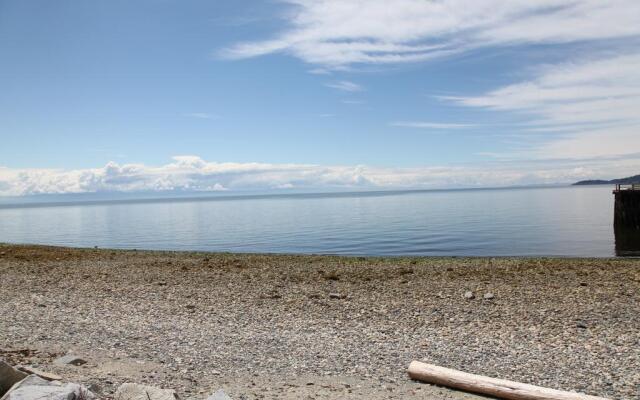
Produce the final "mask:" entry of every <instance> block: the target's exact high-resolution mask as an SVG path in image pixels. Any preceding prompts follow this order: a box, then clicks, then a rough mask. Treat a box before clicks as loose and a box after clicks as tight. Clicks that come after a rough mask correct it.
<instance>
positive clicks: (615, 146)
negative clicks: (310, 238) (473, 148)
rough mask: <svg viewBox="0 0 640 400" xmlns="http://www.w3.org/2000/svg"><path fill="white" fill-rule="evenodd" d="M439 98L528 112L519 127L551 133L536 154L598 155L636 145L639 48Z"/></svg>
mask: <svg viewBox="0 0 640 400" xmlns="http://www.w3.org/2000/svg"><path fill="white" fill-rule="evenodd" d="M442 99H444V100H448V101H451V102H454V103H457V104H459V105H462V106H467V107H478V108H484V109H487V110H493V111H499V112H511V113H518V114H520V115H523V116H525V117H527V118H529V119H530V122H529V124H528V125H529V126H525V127H523V128H522V127H521V131H522V132H525V133H526V132H546V133H547V134H549V135H550V139H549V140H548V141H547V142H546V143H544V144H543V145H542V146H539V147H538V148H536V149H535V150H534V151H533V153H534V155H535V156H537V157H598V156H610V155H621V154H631V153H634V152H636V151H637V149H640V114H639V113H638V110H640V52H636V53H630V54H624V55H614V56H609V57H606V58H598V59H586V60H582V61H579V62H568V63H563V64H559V65H547V66H544V67H542V68H539V69H538V70H537V71H536V72H535V73H534V75H533V76H532V78H530V79H528V80H525V81H522V82H517V83H514V84H511V85H507V86H504V87H501V88H498V89H495V90H492V91H489V92H487V93H484V94H481V95H477V96H459V97H442ZM532 134H533V133H532Z"/></svg>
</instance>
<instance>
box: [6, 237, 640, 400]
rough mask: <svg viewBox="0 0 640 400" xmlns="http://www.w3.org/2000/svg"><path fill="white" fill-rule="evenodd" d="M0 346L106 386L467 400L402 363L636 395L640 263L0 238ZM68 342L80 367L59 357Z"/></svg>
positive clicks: (20, 359) (198, 395) (99, 388)
mask: <svg viewBox="0 0 640 400" xmlns="http://www.w3.org/2000/svg"><path fill="white" fill-rule="evenodd" d="M0 277H1V279H0V358H3V359H5V360H6V361H7V362H8V363H10V364H13V365H15V364H23V365H32V366H35V367H37V368H40V369H43V370H46V371H50V372H52V373H55V374H59V375H61V376H62V377H64V379H65V381H69V382H77V383H81V384H83V385H85V386H86V387H88V388H90V389H91V390H92V391H93V392H95V393H96V395H98V396H99V397H100V398H112V397H113V396H114V394H115V392H116V390H117V388H118V387H119V386H120V385H121V384H122V383H125V382H136V383H141V384H148V385H153V386H158V387H163V388H170V389H174V390H175V391H176V392H177V393H178V394H179V395H180V397H181V398H194V399H204V398H206V397H207V395H208V394H210V393H213V392H215V391H216V390H218V389H220V388H224V390H225V392H227V393H228V394H229V395H230V396H231V397H232V398H233V399H261V398H263V399H269V398H282V399H297V398H315V399H323V398H326V399H330V398H336V399H337V398H371V399H386V398H397V399H400V398H407V397H411V398H425V399H426V398H442V399H463V398H469V399H471V398H476V397H474V396H471V395H466V394H461V393H457V392H453V391H449V390H446V389H443V388H437V387H433V386H430V385H424V384H419V383H416V382H412V381H410V380H409V379H408V378H407V376H406V367H407V365H408V364H409V362H410V361H411V360H414V359H416V360H425V361H428V362H430V363H433V364H438V365H442V366H446V367H450V368H456V369H460V370H463V371H467V372H472V373H478V374H482V375H489V376H496V377H501V378H505V379H511V380H517V381H521V382H526V383H532V384H536V385H540V386H546V387H551V388H556V389H564V390H575V391H579V392H583V393H588V394H593V395H598V396H603V397H610V398H616V399H624V398H627V399H632V398H637V397H638V394H639V393H640V324H639V323H638V320H640V260H637V259H545V258H535V259H534V258H417V257H416V258H363V257H331V256H293V255H256V254H219V253H216V254H211V253H181V252H151V251H121V250H98V249H69V248H56V247H42V246H15V245H0ZM65 354H78V355H80V356H82V358H83V359H85V360H86V361H87V363H86V364H83V365H79V366H75V365H66V366H60V365H56V364H54V363H53V360H55V359H56V358H58V357H60V356H63V355H65Z"/></svg>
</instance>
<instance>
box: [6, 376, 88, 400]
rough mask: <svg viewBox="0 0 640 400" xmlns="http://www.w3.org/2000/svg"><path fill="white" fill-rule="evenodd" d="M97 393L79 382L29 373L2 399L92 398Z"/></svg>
mask: <svg viewBox="0 0 640 400" xmlns="http://www.w3.org/2000/svg"><path fill="white" fill-rule="evenodd" d="M94 398H95V395H94V394H93V393H91V392H90V391H89V390H87V389H85V388H83V387H82V386H80V385H78V384H77V383H66V384H64V385H63V384H61V383H56V382H49V381H46V380H44V379H42V378H40V377H39V376H36V375H29V376H28V377H26V378H25V379H23V380H22V381H20V382H18V383H16V384H15V385H14V386H13V387H12V388H11V390H9V391H8V392H7V393H5V395H4V396H2V399H0V400H92V399H94Z"/></svg>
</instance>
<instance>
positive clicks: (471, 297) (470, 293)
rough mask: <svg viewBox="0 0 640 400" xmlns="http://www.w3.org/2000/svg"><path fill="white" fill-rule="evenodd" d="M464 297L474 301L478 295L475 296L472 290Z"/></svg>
mask: <svg viewBox="0 0 640 400" xmlns="http://www.w3.org/2000/svg"><path fill="white" fill-rule="evenodd" d="M462 297H464V298H465V299H467V300H473V299H475V298H476V295H475V294H473V292H472V291H471V290H467V291H466V292H464V295H463V296H462Z"/></svg>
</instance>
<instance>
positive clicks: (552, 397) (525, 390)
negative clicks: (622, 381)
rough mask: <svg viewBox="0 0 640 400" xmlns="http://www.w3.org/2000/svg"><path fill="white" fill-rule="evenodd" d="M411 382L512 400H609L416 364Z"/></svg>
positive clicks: (410, 372)
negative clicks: (413, 380)
mask: <svg viewBox="0 0 640 400" xmlns="http://www.w3.org/2000/svg"><path fill="white" fill-rule="evenodd" d="M408 372H409V376H410V377H411V379H415V380H418V381H422V382H426V383H431V384H435V385H441V386H446V387H449V388H453V389H459V390H464V391H466V392H472V393H478V394H483V395H488V396H493V397H496V398H499V399H509V400H606V399H605V398H603V397H596V396H589V395H586V394H582V393H576V392H565V391H562V390H555V389H548V388H544V387H540V386H534V385H529V384H526V383H520V382H513V381H508V380H505V379H497V378H490V377H488V376H482V375H474V374H469V373H466V372H462V371H456V370H454V369H449V368H444V367H439V366H437V365H432V364H426V363H423V362H420V361H413V362H411V364H410V365H409V370H408Z"/></svg>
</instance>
